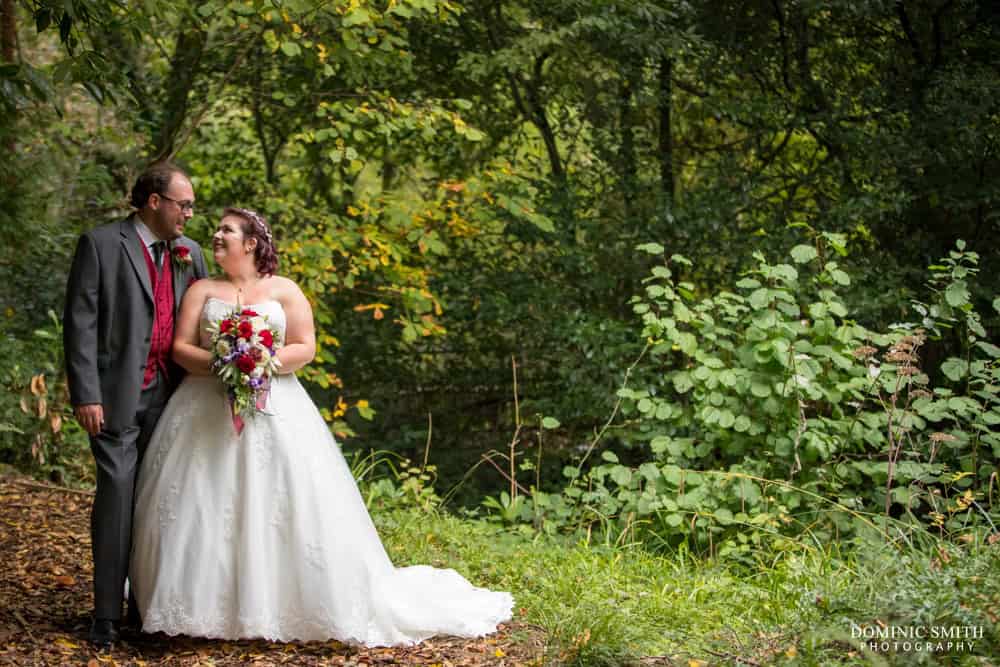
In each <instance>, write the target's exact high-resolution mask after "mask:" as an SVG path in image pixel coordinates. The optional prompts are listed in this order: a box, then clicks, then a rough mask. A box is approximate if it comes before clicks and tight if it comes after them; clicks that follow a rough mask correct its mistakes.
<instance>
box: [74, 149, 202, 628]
mask: <svg viewBox="0 0 1000 667" xmlns="http://www.w3.org/2000/svg"><path fill="white" fill-rule="evenodd" d="M131 204H132V207H133V208H135V209H136V211H135V212H134V213H133V214H132V215H130V216H129V217H128V218H126V219H125V220H120V221H117V222H112V223H108V224H104V225H101V226H99V227H96V228H94V229H92V230H90V231H88V232H86V233H85V234H83V235H82V236H81V237H80V240H79V241H78V243H77V246H76V254H75V256H74V258H73V265H72V267H71V268H70V272H69V281H68V284H67V286H66V310H65V313H64V318H63V346H64V348H65V352H66V372H67V375H68V378H69V390H70V400H71V402H72V404H73V408H74V412H75V414H76V418H77V421H79V422H80V425H81V426H83V428H84V429H85V430H86V431H87V433H88V434H90V449H91V452H93V455H94V461H95V462H96V464H97V494H96V496H95V498H94V506H93V508H92V510H91V515H90V526H91V540H92V543H93V558H94V622H93V625H92V626H91V629H90V641H91V642H93V643H94V644H95V645H97V646H99V647H107V646H110V645H111V644H113V643H114V642H116V641H117V640H118V639H119V626H120V621H121V615H122V593H123V591H124V585H125V578H126V577H127V576H128V569H129V552H130V550H131V546H132V508H133V500H134V499H133V495H134V489H135V479H136V474H137V473H138V470H139V463H140V462H141V460H142V455H143V453H144V451H145V449H146V443H147V442H149V438H150V436H151V435H152V434H153V428H154V427H155V426H156V421H157V419H159V416H160V413H161V412H162V410H163V407H164V405H165V404H166V402H167V398H168V397H169V396H170V393H171V392H172V391H173V389H174V387H176V385H177V383H178V382H179V381H180V379H181V375H182V371H181V369H180V367H179V366H176V365H175V364H173V362H172V361H171V359H170V348H171V343H172V341H173V336H174V320H175V318H176V317H177V311H178V308H179V306H180V303H181V297H183V295H184V291H185V290H186V289H187V287H188V285H190V284H191V283H192V282H194V281H195V280H197V279H199V278H204V277H205V276H206V275H207V271H206V270H205V259H204V257H203V256H202V253H201V248H200V247H199V246H198V244H197V243H195V242H194V241H192V240H191V239H189V238H187V237H185V236H182V234H183V232H184V225H185V224H186V223H187V221H188V220H189V219H190V218H191V216H192V215H193V213H194V190H193V188H192V186H191V181H190V180H189V179H188V177H187V175H186V174H185V173H184V172H183V171H182V170H181V169H180V168H178V167H177V166H175V165H172V164H169V163H157V164H153V165H151V166H150V167H149V168H148V169H146V171H145V172H144V173H143V174H142V175H141V176H139V178H138V180H137V181H136V183H135V187H133V188H132V197H131ZM127 620H128V621H129V622H131V623H136V624H137V623H138V613H137V610H136V609H135V606H134V604H131V603H130V604H129V618H128V619H127Z"/></svg>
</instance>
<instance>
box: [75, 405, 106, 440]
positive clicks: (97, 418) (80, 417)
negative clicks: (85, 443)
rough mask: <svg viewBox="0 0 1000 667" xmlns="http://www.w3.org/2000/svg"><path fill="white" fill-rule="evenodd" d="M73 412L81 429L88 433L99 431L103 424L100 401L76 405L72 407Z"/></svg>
mask: <svg viewBox="0 0 1000 667" xmlns="http://www.w3.org/2000/svg"><path fill="white" fill-rule="evenodd" d="M73 414H75V415H76V420H77V421H78V422H80V426H82V427H83V430H85V431H86V432H87V433H89V434H90V435H97V434H98V433H100V432H101V427H102V426H104V406H103V405H101V404H100V403H91V404H89V405H78V406H76V408H74V409H73Z"/></svg>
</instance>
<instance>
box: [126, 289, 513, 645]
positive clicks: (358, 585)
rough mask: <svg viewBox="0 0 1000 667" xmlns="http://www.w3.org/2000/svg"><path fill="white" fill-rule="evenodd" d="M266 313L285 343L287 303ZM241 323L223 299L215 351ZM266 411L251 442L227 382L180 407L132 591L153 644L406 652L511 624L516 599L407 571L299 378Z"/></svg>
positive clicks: (450, 577) (159, 443)
mask: <svg viewBox="0 0 1000 667" xmlns="http://www.w3.org/2000/svg"><path fill="white" fill-rule="evenodd" d="M252 308H253V309H254V310H256V311H257V312H258V313H260V314H261V315H266V316H267V317H268V318H269V321H270V323H271V324H272V325H273V326H274V327H276V328H277V329H278V330H280V331H282V332H283V331H284V327H285V314H284V311H283V310H282V308H281V305H280V304H279V303H278V302H276V301H268V302H266V303H261V304H257V305H254V306H252ZM232 309H233V306H232V305H231V304H228V303H226V302H224V301H221V300H218V299H214V298H211V299H209V300H208V302H207V303H206V304H205V307H204V310H203V311H202V321H201V331H202V333H201V345H202V347H205V348H206V349H207V348H208V346H209V343H208V334H207V333H206V331H205V328H206V326H207V325H208V324H209V323H210V322H212V321H217V320H219V319H221V318H223V317H225V316H226V315H228V314H229V313H230V312H231V311H232ZM265 411H266V413H267V414H257V415H254V416H253V417H251V418H249V419H247V421H246V427H245V428H244V430H243V433H242V435H240V436H237V435H236V432H235V430H234V428H233V424H232V421H231V419H230V416H229V408H228V405H227V402H226V398H225V392H224V389H223V386H222V383H221V382H220V381H219V380H218V379H217V378H215V377H199V376H188V377H186V378H185V380H184V381H183V383H181V385H180V387H179V388H178V389H177V391H176V392H175V393H174V395H173V397H172V398H171V400H170V401H169V403H168V404H167V406H166V408H165V410H164V412H163V415H162V416H161V418H160V420H159V423H158V424H157V427H156V431H155V433H154V434H153V437H152V439H151V441H150V443H149V447H148V449H147V451H146V453H145V458H144V459H143V463H142V466H141V469H140V473H139V478H138V481H137V486H136V508H135V525H134V530H133V546H132V558H131V570H130V575H129V579H130V582H131V586H132V589H133V590H134V592H135V596H136V599H137V601H138V606H139V611H140V614H141V615H142V619H143V630H144V631H145V632H158V631H159V632H165V633H167V634H170V635H177V634H184V635H191V636H200V637H216V638H225V639H237V638H249V637H261V638H266V639H269V640H278V641H290V640H327V639H337V640H340V641H344V642H347V643H351V644H361V645H365V646H395V645H410V644H415V643H417V642H419V641H422V640H424V639H426V638H428V637H431V636H433V635H438V634H449V635H459V636H464V637H477V636H482V635H484V634H488V633H491V632H493V631H495V630H496V627H497V624H498V623H502V622H504V621H506V620H508V619H509V618H510V616H511V609H512V606H513V598H512V597H511V595H510V594H509V593H505V592H495V591H490V590H486V589H484V588H477V587H475V586H473V585H472V584H470V583H469V582H468V581H467V580H465V579H464V578H463V577H462V576H461V575H459V574H458V573H457V572H455V571H454V570H452V569H435V568H432V567H428V566H425V565H418V566H413V567H401V568H396V567H394V566H393V564H392V563H391V562H390V560H389V557H388V555H387V554H386V552H385V549H384V548H383V547H382V543H381V541H380V540H379V537H378V534H377V532H376V530H375V526H374V525H373V524H372V521H371V518H370V517H369V516H368V511H367V508H366V507H365V504H364V501H363V500H362V498H361V494H360V493H359V491H358V488H357V485H356V483H355V481H354V478H353V477H352V475H351V471H350V469H349V468H348V466H347V463H346V461H345V460H344V456H343V454H341V452H340V448H339V446H338V445H337V443H336V442H335V441H334V439H333V436H332V435H331V434H330V431H329V429H328V428H327V425H326V424H325V423H324V421H323V418H322V417H321V416H320V414H319V411H318V410H317V409H316V406H315V405H314V404H313V402H312V400H311V399H310V398H309V396H308V394H307V393H306V391H305V389H304V388H303V387H302V386H301V385H300V384H299V382H298V380H297V379H296V378H295V376H294V375H281V376H279V377H277V378H275V379H274V380H273V382H272V385H271V393H270V397H269V400H268V404H267V407H266V410H265Z"/></svg>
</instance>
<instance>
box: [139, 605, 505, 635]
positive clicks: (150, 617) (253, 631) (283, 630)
mask: <svg viewBox="0 0 1000 667" xmlns="http://www.w3.org/2000/svg"><path fill="white" fill-rule="evenodd" d="M494 595H495V596H496V600H495V605H492V606H493V607H494V608H493V609H490V610H484V611H483V613H482V615H481V616H479V617H478V618H477V619H467V620H465V621H464V622H462V623H455V624H454V626H453V627H449V628H448V630H447V631H446V632H444V631H442V632H435V631H425V632H418V633H416V634H414V635H405V634H403V633H400V632H396V633H390V634H387V633H385V632H384V631H382V630H381V629H379V628H378V626H377V624H375V623H370V624H369V627H368V628H367V630H366V631H365V632H363V633H359V632H357V630H356V629H355V630H349V629H347V628H344V627H341V626H338V625H337V624H336V623H335V622H334V621H333V619H332V617H331V616H330V615H326V618H325V620H324V619H319V620H317V619H315V618H306V617H303V616H298V615H294V614H283V615H280V616H278V617H275V616H274V615H271V616H270V617H268V616H257V617H248V616H241V617H240V618H238V619H232V618H229V620H227V616H226V615H225V614H218V615H199V616H192V615H190V614H188V613H187V612H186V611H184V610H183V609H181V608H179V607H178V608H175V609H171V610H150V611H148V612H147V614H146V616H145V617H144V618H143V623H142V631H143V632H144V633H150V634H152V633H156V632H162V633H164V634H166V635H169V636H171V637H176V636H178V635H185V636H188V637H204V638H207V639H224V640H229V641H236V640H240V639H264V640H267V641H275V642H295V641H329V640H331V639H333V640H336V641H339V642H342V643H344V644H347V645H350V646H357V647H366V648H373V647H380V646H386V647H390V646H413V645H415V644H419V643H420V642H422V641H424V640H425V639H428V638H430V637H434V636H437V635H450V636H455V637H466V638H476V637H483V636H485V635H489V634H492V633H494V632H496V630H497V626H499V625H500V624H501V623H504V622H505V621H509V620H510V619H511V615H512V613H513V609H514V598H513V596H512V595H511V594H510V593H504V592H495V593H494Z"/></svg>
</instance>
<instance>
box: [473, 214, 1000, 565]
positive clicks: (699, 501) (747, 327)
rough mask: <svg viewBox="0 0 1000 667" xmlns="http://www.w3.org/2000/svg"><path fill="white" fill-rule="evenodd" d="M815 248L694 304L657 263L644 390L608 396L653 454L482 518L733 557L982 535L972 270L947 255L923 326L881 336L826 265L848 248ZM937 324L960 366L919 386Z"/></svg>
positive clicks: (988, 413) (984, 389)
mask: <svg viewBox="0 0 1000 667" xmlns="http://www.w3.org/2000/svg"><path fill="white" fill-rule="evenodd" d="M812 241H813V242H812V243H810V244H802V245H797V246H795V247H794V248H793V249H792V250H791V253H790V259H791V263H777V264H772V263H770V262H768V261H767V260H766V259H765V257H764V256H763V255H762V254H760V253H758V254H757V257H756V259H757V263H756V265H755V266H754V267H753V268H752V269H750V270H748V271H747V272H746V274H745V276H744V277H743V278H742V279H741V280H740V281H738V282H737V284H736V289H735V290H734V291H729V290H726V289H720V290H719V291H718V292H717V293H716V294H713V295H711V296H707V297H704V298H697V297H696V295H695V289H696V288H695V286H694V285H693V284H691V283H689V282H686V281H682V280H678V278H677V276H676V274H675V271H676V270H677V269H678V267H679V268H680V269H686V268H688V267H690V262H689V261H688V260H686V259H685V258H683V257H679V256H673V257H671V258H669V259H668V258H666V257H664V260H665V261H664V263H663V264H662V265H659V266H655V267H653V269H652V273H651V275H650V277H649V279H648V280H647V281H646V283H647V285H646V288H645V294H644V295H642V296H637V297H635V298H634V299H633V303H634V309H635V312H636V313H637V314H638V315H640V316H641V318H642V323H643V330H642V335H643V336H644V337H646V338H647V340H648V344H649V346H648V349H649V361H648V362H647V363H646V368H645V369H644V370H645V377H646V378H648V380H647V383H646V386H645V387H644V388H641V389H635V388H630V387H623V388H622V389H620V390H619V392H618V395H619V397H620V398H621V399H623V400H622V410H621V411H622V415H623V417H624V418H625V419H627V420H629V422H630V423H631V426H629V427H628V429H627V430H628V436H627V437H629V439H631V440H633V441H637V442H646V443H648V447H649V450H648V451H649V456H648V457H647V456H645V455H643V456H642V457H641V459H640V460H644V462H643V463H641V464H640V465H634V466H633V465H625V464H622V463H621V462H620V461H619V457H618V455H617V454H615V453H614V452H613V451H611V450H609V449H605V450H604V451H602V452H601V458H602V462H601V463H599V464H597V465H593V466H592V467H590V468H589V469H586V470H585V469H584V468H583V467H582V463H583V461H581V462H580V464H578V465H576V466H569V467H567V468H566V469H565V471H564V473H565V475H566V477H567V478H568V484H567V486H566V488H565V489H563V491H562V493H561V494H555V495H553V494H550V493H545V492H542V491H541V490H540V489H537V488H535V489H533V490H532V493H531V494H530V495H521V496H517V495H516V489H512V491H515V492H512V493H510V494H507V493H504V494H501V496H500V497H499V498H498V499H492V498H490V499H487V500H486V501H485V502H484V506H485V507H486V508H488V509H490V510H493V511H494V515H495V516H496V517H497V518H499V519H501V520H503V521H505V522H508V523H514V522H519V521H529V522H532V523H533V524H534V525H535V526H536V527H541V528H547V529H548V530H554V529H557V528H560V527H563V528H569V529H576V530H579V529H581V528H585V529H586V530H587V531H588V534H589V533H590V531H591V530H592V529H595V530H596V531H597V534H598V535H599V536H601V537H602V539H604V540H610V541H611V542H615V541H618V542H620V541H623V540H629V541H631V540H641V541H644V542H647V543H648V544H650V545H651V546H654V547H659V548H663V547H672V548H676V547H677V546H678V545H679V544H681V543H689V544H690V545H691V546H692V547H693V548H696V549H698V550H705V551H707V552H709V553H719V554H725V555H730V556H734V557H750V554H752V553H753V551H754V550H756V549H757V548H759V547H760V544H761V543H762V542H764V541H769V540H777V541H778V542H779V543H780V542H781V541H782V538H781V537H780V535H788V534H791V535H799V534H805V535H808V536H809V538H810V539H812V540H816V541H817V542H818V543H826V542H829V541H830V540H839V539H843V538H845V537H847V536H849V535H852V534H856V533H857V531H858V530H859V529H868V528H871V529H878V530H881V531H884V532H885V535H886V537H887V538H888V535H889V529H890V525H891V526H892V532H893V533H895V532H896V531H897V530H902V531H904V532H905V534H907V535H909V536H910V537H909V538H908V539H914V534H916V535H917V538H918V539H922V538H920V537H919V536H920V535H921V534H923V533H924V532H925V531H926V530H931V529H932V530H934V531H935V532H938V533H940V534H941V535H950V536H952V537H955V536H957V535H958V534H959V533H962V532H965V531H972V532H981V531H983V530H986V531H987V532H995V531H996V527H995V520H994V519H995V517H997V515H998V512H997V508H996V506H995V504H994V503H993V501H992V497H993V494H992V490H993V485H994V483H995V482H996V480H997V471H996V468H995V463H994V462H995V460H996V457H997V456H1000V441H998V439H997V437H998V433H997V430H996V424H997V423H998V422H1000V410H998V407H1000V406H998V398H997V394H998V392H1000V383H998V382H997V380H998V378H997V365H998V361H997V360H998V358H1000V349H998V348H996V347H995V346H994V345H993V344H991V343H989V342H986V341H985V340H982V337H983V336H985V331H984V329H983V327H982V325H981V324H980V321H981V317H980V316H979V315H978V313H977V312H976V310H975V308H974V307H973V305H972V304H971V303H970V301H969V298H970V297H969V289H968V285H969V282H970V281H971V280H972V279H973V278H974V277H975V274H976V273H977V271H978V269H977V263H978V255H977V254H976V253H974V252H970V251H966V250H964V244H961V243H960V244H959V250H957V251H954V252H952V253H951V254H950V256H949V257H947V258H946V259H944V260H942V263H941V264H939V265H935V266H933V267H931V271H932V278H931V281H930V284H929V287H930V289H931V293H932V296H933V297H934V300H933V302H932V303H931V304H921V303H917V304H915V308H916V310H917V312H918V313H919V314H921V316H922V321H921V322H920V323H918V324H910V325H906V324H900V325H897V326H896V327H894V329H893V330H891V331H890V332H889V333H885V334H882V333H877V332H873V331H871V330H868V329H866V328H865V327H863V326H862V325H860V324H858V323H857V322H856V321H854V320H852V319H850V317H849V311H848V310H847V307H846V305H845V302H844V299H843V297H842V296H841V294H840V293H838V289H842V288H843V287H846V286H848V285H849V284H850V282H851V279H850V276H849V275H848V274H847V273H846V272H845V271H844V270H843V269H842V268H840V265H839V263H838V261H836V260H837V259H840V258H841V257H842V256H843V254H844V253H845V252H846V250H845V247H844V242H843V236H841V235H839V234H830V233H816V234H814V236H813V239H812ZM640 250H642V251H645V252H648V253H651V254H655V255H662V254H663V252H664V249H663V247H662V246H660V245H659V244H646V245H644V246H641V247H640ZM944 327H959V328H961V329H962V331H961V336H962V338H963V339H965V340H966V341H967V343H968V345H967V347H966V355H967V356H966V357H965V358H958V357H952V358H949V359H947V360H945V361H944V363H943V364H942V372H943V374H944V376H945V377H944V379H945V383H943V384H941V385H939V386H932V385H931V380H930V376H929V375H928V373H929V372H930V371H929V370H925V369H922V368H921V363H920V353H921V347H922V345H923V344H924V342H925V339H926V338H927V337H928V336H936V335H940V332H941V331H942V330H943V329H944ZM880 348H881V349H880ZM596 444H597V440H596V439H595V441H594V443H593V444H592V446H591V447H590V448H589V449H588V450H587V455H589V453H590V451H591V450H592V449H593V446H594V445H596ZM583 459H584V460H585V459H586V455H585V456H584V457H583ZM880 513H881V514H882V515H883V516H882V517H881V518H879V517H878V515H879V514H880ZM890 522H891V524H890Z"/></svg>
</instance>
